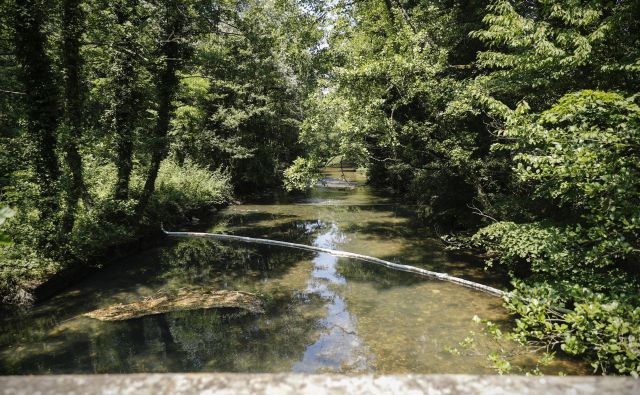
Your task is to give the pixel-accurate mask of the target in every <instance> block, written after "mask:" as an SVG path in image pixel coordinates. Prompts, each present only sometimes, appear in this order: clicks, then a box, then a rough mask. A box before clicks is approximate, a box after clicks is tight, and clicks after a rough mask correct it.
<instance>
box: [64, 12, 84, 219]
mask: <svg viewBox="0 0 640 395" xmlns="http://www.w3.org/2000/svg"><path fill="white" fill-rule="evenodd" d="M80 2H81V0H64V15H63V18H62V23H63V26H62V36H63V41H64V43H63V53H62V62H63V68H64V72H65V103H64V105H65V109H64V110H65V111H64V114H65V126H66V127H65V131H66V133H65V134H64V136H63V147H64V151H65V155H66V156H65V159H66V164H67V166H68V167H69V171H70V172H71V183H70V185H69V189H68V191H67V202H66V210H65V213H64V217H63V219H62V231H63V232H69V231H71V229H72V228H73V222H74V219H75V213H76V207H77V205H78V200H79V199H80V198H81V197H82V196H83V195H84V194H85V185H84V179H83V176H82V157H81V156H80V153H79V152H78V141H79V139H80V135H81V131H82V112H83V100H82V90H81V86H80V68H81V67H82V58H81V57H80V35H81V34H82V29H83V26H82V25H83V17H84V15H83V13H82V10H81V9H80Z"/></svg>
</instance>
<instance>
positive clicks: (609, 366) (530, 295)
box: [506, 282, 640, 377]
mask: <svg viewBox="0 0 640 395" xmlns="http://www.w3.org/2000/svg"><path fill="white" fill-rule="evenodd" d="M515 288H516V289H515V291H513V292H512V293H511V294H510V295H509V297H508V298H507V302H506V306H507V308H508V309H509V310H510V311H511V312H512V313H513V314H516V315H517V317H518V318H517V319H516V326H515V328H514V330H513V334H512V337H513V338H514V339H516V340H518V341H520V342H522V343H524V344H529V345H542V346H544V347H547V348H550V347H553V346H557V345H559V346H560V348H561V349H562V350H563V351H564V352H566V353H567V354H570V355H576V356H580V357H583V358H585V359H586V360H587V361H589V362H590V363H591V365H592V366H593V368H594V371H596V372H601V373H612V372H615V373H620V374H631V375H633V376H635V377H638V375H639V374H640V353H639V352H638V350H639V347H640V340H639V339H640V307H638V302H639V301H638V299H637V293H632V294H626V293H617V294H603V293H597V292H593V291H591V290H589V289H587V288H583V287H580V286H578V285H569V286H567V287H566V288H563V289H562V290H558V288H557V287H555V286H551V285H549V284H544V283H538V284H536V285H534V286H528V285H526V284H524V283H522V282H516V283H515ZM562 306H571V307H572V309H571V311H570V312H568V313H566V314H562V313H559V312H558V310H557V307H562Z"/></svg>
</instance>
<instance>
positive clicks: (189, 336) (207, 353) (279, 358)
mask: <svg viewBox="0 0 640 395" xmlns="http://www.w3.org/2000/svg"><path fill="white" fill-rule="evenodd" d="M302 303H303V301H301V300H299V299H297V298H296V297H295V295H293V294H289V295H287V296H286V297H285V296H284V295H281V296H280V297H279V298H278V299H274V300H272V302H271V303H270V304H269V306H268V307H267V313H266V315H264V316H262V315H260V316H253V315H248V314H247V315H243V316H237V315H236V313H231V314H230V313H228V312H223V313H221V312H218V311H213V310H206V311H196V312H193V311H185V312H179V313H176V314H170V315H167V316H166V320H167V324H168V326H169V330H170V332H171V335H172V336H173V342H174V346H175V349H174V352H176V353H180V354H181V357H180V358H175V360H177V361H179V363H180V364H181V366H180V367H179V368H178V369H179V370H185V371H198V370H204V371H231V372H243V371H288V370H290V368H291V364H292V363H293V361H294V360H295V359H297V358H301V356H302V355H303V353H304V351H305V349H306V346H307V345H308V344H309V343H312V342H313V341H314V340H315V339H316V338H317V336H318V335H319V334H318V329H319V328H318V326H317V323H316V322H317V318H316V319H313V318H308V317H306V316H305V315H304V314H302V311H301V309H300V308H299V307H300V305H301V304H302ZM321 303H322V302H321V301H320V300H318V304H319V305H320V304H321Z"/></svg>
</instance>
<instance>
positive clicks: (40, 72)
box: [15, 0, 60, 218]
mask: <svg viewBox="0 0 640 395" xmlns="http://www.w3.org/2000/svg"><path fill="white" fill-rule="evenodd" d="M15 11H16V13H15V44H16V56H17V58H18V61H19V62H20V64H21V66H22V73H21V79H22V83H23V85H24V88H25V90H26V92H27V96H26V107H27V132H28V134H29V137H30V139H31V142H32V143H33V147H34V152H33V154H32V155H31V158H32V161H33V167H34V170H35V181H36V183H37V184H38V187H39V188H40V193H41V195H40V199H39V202H38V206H39V209H40V210H41V215H42V217H43V218H51V217H52V216H53V215H54V214H55V213H56V212H57V210H58V208H59V202H58V196H57V195H58V188H59V178H60V168H59V164H58V157H57V154H56V144H57V136H56V133H57V129H58V125H59V121H60V120H59V118H58V114H59V110H60V103H59V92H58V88H57V86H56V84H55V80H54V76H53V71H52V69H51V59H49V56H48V55H47V52H46V49H45V43H46V37H45V35H44V34H43V32H42V22H43V17H42V9H41V7H40V3H39V2H38V1H35V0H16V8H15Z"/></svg>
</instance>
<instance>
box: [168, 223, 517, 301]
mask: <svg viewBox="0 0 640 395" xmlns="http://www.w3.org/2000/svg"><path fill="white" fill-rule="evenodd" d="M162 231H163V232H164V234H165V235H167V236H169V237H203V238H208V239H216V240H229V241H241V242H245V243H256V244H266V245H275V246H281V247H289V248H296V249H299V250H307V251H317V252H324V253H327V254H331V255H334V256H339V257H344V258H351V259H357V260H360V261H365V262H370V263H375V264H377V265H382V266H385V267H388V268H390V269H395V270H400V271H403V272H409V273H415V274H418V275H421V276H425V277H429V278H433V279H437V280H442V281H448V282H451V283H454V284H459V285H462V286H463V287H467V288H471V289H476V290H478V291H482V292H486V293H488V294H491V295H494V296H498V297H503V296H504V295H505V292H504V291H502V290H500V289H497V288H493V287H489V286H487V285H482V284H478V283H475V282H473V281H469V280H465V279H463V278H459V277H454V276H450V275H448V274H446V273H439V272H432V271H430V270H426V269H422V268H419V267H415V266H409V265H402V264H400V263H394V262H389V261H385V260H384V259H379V258H375V257H372V256H367V255H362V254H356V253H353V252H347V251H339V250H332V249H329V248H322V247H316V246H310V245H306V244H297V243H289V242H286V241H279V240H269V239H260V238H255V237H244V236H235V235H228V234H222V233H204V232H169V231H166V230H164V228H163V229H162Z"/></svg>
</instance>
